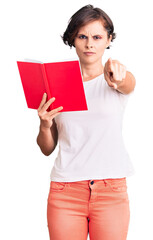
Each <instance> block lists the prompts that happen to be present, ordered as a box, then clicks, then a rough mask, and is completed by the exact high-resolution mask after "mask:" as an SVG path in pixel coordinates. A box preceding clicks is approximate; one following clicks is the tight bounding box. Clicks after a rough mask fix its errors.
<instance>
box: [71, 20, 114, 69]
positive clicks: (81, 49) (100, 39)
mask: <svg viewBox="0 0 153 240" xmlns="http://www.w3.org/2000/svg"><path fill="white" fill-rule="evenodd" d="M110 42H111V36H110V38H109V39H108V36H107V31H106V30H105V28H104V27H103V24H102V21H100V20H96V21H93V22H90V23H88V24H86V25H85V26H83V27H81V28H80V29H79V31H78V34H77V36H76V37H75V40H74V45H75V48H76V53H77V55H78V57H79V59H80V62H81V63H84V64H89V63H96V62H100V61H102V56H103V54H104V51H105V49H106V48H107V47H108V46H109V44H110Z"/></svg>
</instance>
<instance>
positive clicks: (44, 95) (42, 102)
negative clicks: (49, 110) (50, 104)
mask: <svg viewBox="0 0 153 240" xmlns="http://www.w3.org/2000/svg"><path fill="white" fill-rule="evenodd" d="M46 99H47V93H44V94H43V97H42V100H41V103H40V105H39V108H38V111H40V109H41V108H42V107H43V105H44V104H45V102H46Z"/></svg>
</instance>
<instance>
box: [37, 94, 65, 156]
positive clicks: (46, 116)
mask: <svg viewBox="0 0 153 240" xmlns="http://www.w3.org/2000/svg"><path fill="white" fill-rule="evenodd" d="M46 98H47V95H46V94H44V95H43V99H42V101H41V103H40V106H39V108H38V116H39V118H40V128H39V134H38V136H37V144H38V145H39V147H40V149H41V151H42V153H43V154H44V155H46V156H49V155H50V154H51V153H52V152H53V151H54V149H55V147H56V145H57V142H58V131H57V127H56V123H55V120H54V119H53V118H54V117H55V116H57V115H58V114H60V112H58V111H60V110H61V109H62V107H59V108H56V109H54V110H52V111H50V112H47V109H48V107H49V105H50V104H51V103H52V102H53V101H54V99H53V98H51V99H50V100H49V101H48V102H47V103H46Z"/></svg>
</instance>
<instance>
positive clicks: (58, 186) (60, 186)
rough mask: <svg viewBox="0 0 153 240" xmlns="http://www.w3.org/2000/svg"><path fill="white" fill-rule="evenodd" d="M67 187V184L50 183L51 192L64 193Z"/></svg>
mask: <svg viewBox="0 0 153 240" xmlns="http://www.w3.org/2000/svg"><path fill="white" fill-rule="evenodd" d="M65 187H66V182H53V181H51V183H50V192H63V191H64V189H65Z"/></svg>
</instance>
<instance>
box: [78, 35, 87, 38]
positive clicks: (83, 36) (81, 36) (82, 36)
mask: <svg viewBox="0 0 153 240" xmlns="http://www.w3.org/2000/svg"><path fill="white" fill-rule="evenodd" d="M79 38H80V39H86V38H87V37H86V36H85V35H80V36H79Z"/></svg>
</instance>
